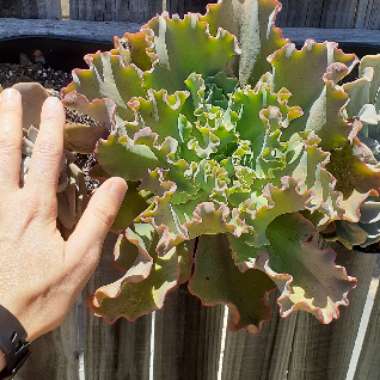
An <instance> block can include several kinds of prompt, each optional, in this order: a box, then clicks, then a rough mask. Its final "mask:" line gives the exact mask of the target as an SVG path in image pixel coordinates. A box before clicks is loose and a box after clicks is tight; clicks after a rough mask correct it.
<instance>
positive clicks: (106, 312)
mask: <svg viewBox="0 0 380 380" xmlns="http://www.w3.org/2000/svg"><path fill="white" fill-rule="evenodd" d="M157 241H158V235H157V233H156V232H155V230H154V229H153V227H152V226H151V225H149V224H135V225H134V226H133V228H128V229H127V230H126V232H125V234H124V235H121V236H120V237H119V239H118V242H117V245H116V249H115V259H116V263H117V264H118V265H119V266H120V267H121V268H124V270H126V273H125V275H124V276H123V277H122V278H120V279H119V280H118V281H116V282H114V283H112V284H109V285H106V286H103V287H101V288H99V289H98V290H97V291H96V292H95V294H94V296H93V298H92V308H93V310H94V312H95V313H96V315H99V316H102V317H103V318H105V319H106V320H108V321H111V322H113V321H115V320H117V319H118V318H120V317H124V318H127V319H128V320H130V321H134V320H136V319H137V318H139V317H140V316H142V315H144V314H147V313H150V312H152V311H154V310H158V309H160V308H161V307H162V306H163V303H164V300H165V297H166V294H167V292H168V291H169V290H171V289H172V288H174V287H175V286H176V285H177V284H178V283H182V282H185V281H187V279H188V278H189V275H190V273H191V266H192V257H191V256H192V244H191V243H186V245H182V246H180V247H178V248H176V247H174V248H171V249H170V250H169V251H168V252H165V253H163V254H162V255H158V254H157V252H156V244H157Z"/></svg>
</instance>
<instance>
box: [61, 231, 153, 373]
mask: <svg viewBox="0 0 380 380" xmlns="http://www.w3.org/2000/svg"><path fill="white" fill-rule="evenodd" d="M114 242H115V241H114V239H112V237H111V236H110V237H109V238H108V239H107V241H106V244H105V248H104V254H103V257H102V261H101V263H100V266H99V269H98V270H97V271H96V273H95V275H94V276H93V277H92V279H91V281H90V283H89V284H88V286H87V288H86V290H85V292H84V298H85V299H86V298H87V297H88V296H89V295H90V294H92V293H93V292H94V290H95V289H96V288H98V287H99V286H101V285H104V284H107V283H110V282H112V281H114V280H116V279H117V278H118V277H119V276H120V273H118V272H117V271H116V270H115V268H114V266H113V265H112V262H113V257H112V251H113V245H114ZM150 321H151V316H146V317H144V318H141V319H139V321H137V322H136V323H130V322H128V321H126V320H125V319H121V320H119V321H117V322H116V323H115V324H113V325H109V324H107V323H105V322H104V321H103V320H101V319H99V318H96V317H94V316H93V315H92V313H91V312H90V311H89V310H88V309H87V308H86V311H85V323H86V324H85V329H84V330H85V331H84V334H85V348H84V365H85V374H86V378H87V379H91V380H119V379H120V380H123V379H129V380H148V374H149V373H148V369H149V356H150V347H149V336H150V325H151V322H150ZM67 380H69V378H68V379H67Z"/></svg>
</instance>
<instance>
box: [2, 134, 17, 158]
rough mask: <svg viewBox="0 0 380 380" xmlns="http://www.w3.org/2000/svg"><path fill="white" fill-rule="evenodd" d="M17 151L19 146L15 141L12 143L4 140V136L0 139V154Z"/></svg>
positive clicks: (9, 140)
mask: <svg viewBox="0 0 380 380" xmlns="http://www.w3.org/2000/svg"><path fill="white" fill-rule="evenodd" d="M19 149H20V144H19V143H17V142H16V141H13V140H12V139H10V138H6V137H4V136H1V137H0V151H1V152H2V154H8V153H10V152H13V151H15V150H19Z"/></svg>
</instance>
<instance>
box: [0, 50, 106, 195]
mask: <svg viewBox="0 0 380 380" xmlns="http://www.w3.org/2000/svg"><path fill="white" fill-rule="evenodd" d="M37 53H38V51H37ZM37 55H38V54H37ZM38 59H39V60H40V62H37V63H36V62H32V60H34V58H33V57H32V58H29V57H26V56H25V55H24V54H21V55H20V62H21V63H20V64H13V63H0V85H1V86H2V87H3V88H6V87H10V86H13V85H14V84H16V83H17V82H39V83H41V84H42V85H43V86H44V87H45V88H47V89H49V90H52V91H51V93H52V95H55V96H59V91H60V89H61V88H62V87H65V86H67V85H68V84H69V83H70V81H71V74H70V73H68V72H65V71H61V70H55V69H52V68H51V67H49V66H47V65H46V63H45V60H44V57H43V56H39V57H38ZM66 117H67V120H68V121H71V122H76V123H81V124H88V125H94V124H96V123H95V121H94V120H92V119H91V118H89V117H87V116H86V115H81V114H78V113H77V112H75V111H73V110H69V109H66ZM75 163H76V164H77V165H78V166H79V167H80V168H81V169H82V170H83V172H84V173H85V175H86V185H87V188H88V190H89V192H90V191H92V190H94V189H95V188H96V187H97V186H98V185H99V182H98V181H96V180H93V179H91V178H90V176H89V174H88V173H89V170H90V169H91V168H92V167H93V166H94V165H95V164H96V159H95V157H94V155H85V154H77V155H76V161H75Z"/></svg>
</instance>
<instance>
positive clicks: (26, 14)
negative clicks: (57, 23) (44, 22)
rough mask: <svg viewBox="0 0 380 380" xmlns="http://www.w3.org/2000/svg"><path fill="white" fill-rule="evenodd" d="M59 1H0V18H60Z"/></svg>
mask: <svg viewBox="0 0 380 380" xmlns="http://www.w3.org/2000/svg"><path fill="white" fill-rule="evenodd" d="M61 14H62V13H61V0H16V1H11V0H0V17H21V18H44V19H60V18H61Z"/></svg>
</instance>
